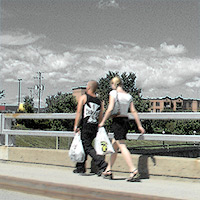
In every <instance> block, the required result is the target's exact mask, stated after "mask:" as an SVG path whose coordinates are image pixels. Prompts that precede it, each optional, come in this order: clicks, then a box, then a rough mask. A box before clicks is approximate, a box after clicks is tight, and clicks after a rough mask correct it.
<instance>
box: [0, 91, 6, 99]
mask: <svg viewBox="0 0 200 200" xmlns="http://www.w3.org/2000/svg"><path fill="white" fill-rule="evenodd" d="M4 92H5V90H0V99H2V98H3V97H5V94H4Z"/></svg>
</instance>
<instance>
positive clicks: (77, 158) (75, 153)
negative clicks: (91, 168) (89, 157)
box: [69, 133, 85, 162]
mask: <svg viewBox="0 0 200 200" xmlns="http://www.w3.org/2000/svg"><path fill="white" fill-rule="evenodd" d="M69 157H70V159H71V160H72V161H74V162H84V160H85V152H84V149H83V145H82V141H81V135H80V134H78V133H76V135H75V136H74V139H73V141H72V144H71V147H70V149H69Z"/></svg>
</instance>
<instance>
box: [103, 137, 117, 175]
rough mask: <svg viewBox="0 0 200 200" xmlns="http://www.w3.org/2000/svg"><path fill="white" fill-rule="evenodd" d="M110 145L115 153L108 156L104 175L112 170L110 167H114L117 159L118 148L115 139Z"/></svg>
mask: <svg viewBox="0 0 200 200" xmlns="http://www.w3.org/2000/svg"><path fill="white" fill-rule="evenodd" d="M112 145H113V149H114V151H115V153H112V154H111V155H110V160H109V161H108V166H107V168H106V170H105V173H106V172H108V171H110V170H111V169H112V166H113V165H114V163H115V160H116V158H117V151H118V149H119V147H118V145H117V143H116V141H115V139H113V140H112Z"/></svg>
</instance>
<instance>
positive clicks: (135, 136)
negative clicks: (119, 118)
mask: <svg viewBox="0 0 200 200" xmlns="http://www.w3.org/2000/svg"><path fill="white" fill-rule="evenodd" d="M138 114H139V117H140V119H141V120H144V119H151V120H152V119H153V120H155V119H157V120H169V119H176V120H181V119H188V120H189V119H192V120H200V112H186V113H183V112H181V113H138ZM129 118H130V119H134V118H133V116H132V115H131V114H129ZM12 119H75V113H40V114H38V113H34V114H29V113H25V114H24V113H15V114H1V115H0V134H1V135H5V146H9V136H11V135H13V136H14V135H29V136H30V135H32V136H54V137H74V133H73V131H41V130H11V120H12ZM194 131H195V130H194ZM109 137H110V138H112V137H113V134H112V133H109ZM127 139H129V140H152V141H177V142H200V135H171V134H156V133H145V134H144V135H141V134H139V133H129V134H127Z"/></svg>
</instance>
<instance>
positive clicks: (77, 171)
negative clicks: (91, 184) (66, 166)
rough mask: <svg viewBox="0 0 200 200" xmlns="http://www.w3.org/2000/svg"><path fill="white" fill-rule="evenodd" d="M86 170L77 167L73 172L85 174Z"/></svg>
mask: <svg viewBox="0 0 200 200" xmlns="http://www.w3.org/2000/svg"><path fill="white" fill-rule="evenodd" d="M85 172H86V170H85V169H75V170H73V173H75V174H84V173H85Z"/></svg>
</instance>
